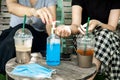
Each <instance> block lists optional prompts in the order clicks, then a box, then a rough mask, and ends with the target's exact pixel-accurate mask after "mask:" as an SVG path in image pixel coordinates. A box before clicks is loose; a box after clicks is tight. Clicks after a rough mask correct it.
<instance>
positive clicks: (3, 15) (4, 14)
mask: <svg viewBox="0 0 120 80" xmlns="http://www.w3.org/2000/svg"><path fill="white" fill-rule="evenodd" d="M9 21H10V14H9V13H8V10H7V6H6V0H2V1H1V10H0V34H1V33H2V31H3V30H5V29H7V28H9Z"/></svg>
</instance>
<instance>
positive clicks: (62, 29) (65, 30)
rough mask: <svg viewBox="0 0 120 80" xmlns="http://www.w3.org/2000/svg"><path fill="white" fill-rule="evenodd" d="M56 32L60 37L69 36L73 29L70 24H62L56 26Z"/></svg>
mask: <svg viewBox="0 0 120 80" xmlns="http://www.w3.org/2000/svg"><path fill="white" fill-rule="evenodd" d="M55 34H57V35H58V36H60V37H68V36H70V35H71V29H70V26H67V25H60V26H58V27H56V29H55Z"/></svg>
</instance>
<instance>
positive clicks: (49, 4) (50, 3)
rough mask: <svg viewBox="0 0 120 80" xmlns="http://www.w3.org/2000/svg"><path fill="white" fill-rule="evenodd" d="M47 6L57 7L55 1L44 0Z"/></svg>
mask: <svg viewBox="0 0 120 80" xmlns="http://www.w3.org/2000/svg"><path fill="white" fill-rule="evenodd" d="M46 4H47V6H48V7H49V6H53V5H57V0H46Z"/></svg>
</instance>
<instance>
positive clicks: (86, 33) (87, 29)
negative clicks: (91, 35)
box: [86, 17, 90, 37]
mask: <svg viewBox="0 0 120 80" xmlns="http://www.w3.org/2000/svg"><path fill="white" fill-rule="evenodd" d="M89 22H90V17H88V20H87V26H86V36H87V37H88V26H89Z"/></svg>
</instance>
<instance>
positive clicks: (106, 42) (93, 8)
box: [55, 0, 120, 80]
mask: <svg viewBox="0 0 120 80" xmlns="http://www.w3.org/2000/svg"><path fill="white" fill-rule="evenodd" d="M88 17H90V23H89V27H88V30H89V32H91V33H93V35H94V36H95V41H96V42H95V53H94V57H93V63H95V64H96V66H97V72H96V74H97V73H98V72H102V73H103V72H104V73H105V76H106V77H105V79H106V80H119V79H120V69H119V68H120V47H119V45H120V38H119V37H118V35H117V34H116V33H115V30H116V27H117V24H118V20H119V17H120V0H72V23H71V25H60V26H58V27H57V28H56V31H55V33H56V34H57V35H59V36H61V37H67V36H70V35H72V34H78V33H79V34H85V32H86V31H85V29H84V28H83V27H84V26H85V25H86V22H87V18H88ZM79 25H81V26H79ZM96 74H95V75H96ZM95 75H93V76H92V77H90V78H89V79H88V80H93V79H94V77H95Z"/></svg>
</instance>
